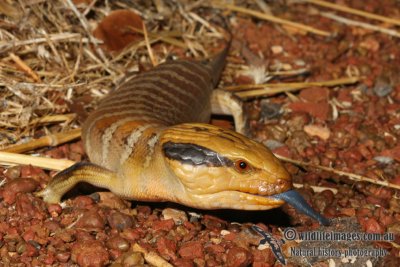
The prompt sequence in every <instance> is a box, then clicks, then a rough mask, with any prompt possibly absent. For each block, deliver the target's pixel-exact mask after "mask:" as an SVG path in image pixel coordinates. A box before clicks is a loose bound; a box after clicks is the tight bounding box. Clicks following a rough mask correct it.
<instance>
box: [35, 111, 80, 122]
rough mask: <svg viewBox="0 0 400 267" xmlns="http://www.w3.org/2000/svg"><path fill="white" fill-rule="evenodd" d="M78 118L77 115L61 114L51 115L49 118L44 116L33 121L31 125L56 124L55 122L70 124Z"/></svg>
mask: <svg viewBox="0 0 400 267" xmlns="http://www.w3.org/2000/svg"><path fill="white" fill-rule="evenodd" d="M75 117H76V114H72V113H71V114H59V115H49V116H44V117H41V118H37V119H34V120H32V121H31V122H30V123H29V124H30V125H34V124H36V125H37V124H46V123H54V122H65V121H66V122H68V121H71V120H73V119H74V118H75Z"/></svg>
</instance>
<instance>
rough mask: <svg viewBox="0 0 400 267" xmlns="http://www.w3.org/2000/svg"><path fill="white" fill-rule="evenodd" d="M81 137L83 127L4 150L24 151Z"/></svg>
mask: <svg viewBox="0 0 400 267" xmlns="http://www.w3.org/2000/svg"><path fill="white" fill-rule="evenodd" d="M80 137H81V129H74V130H71V131H68V132H64V133H56V134H51V135H46V136H43V137H41V138H38V139H34V140H32V141H30V142H27V143H24V144H20V145H13V146H9V147H7V148H5V149H2V151H3V152H13V153H24V152H28V151H32V150H35V149H38V148H42V147H46V146H58V145H61V144H64V143H67V142H69V141H72V140H75V139H78V138H80Z"/></svg>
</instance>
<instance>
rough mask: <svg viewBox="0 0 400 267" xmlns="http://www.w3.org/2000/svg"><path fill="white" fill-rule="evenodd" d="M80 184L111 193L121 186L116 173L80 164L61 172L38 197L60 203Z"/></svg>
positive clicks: (88, 164)
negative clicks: (103, 189) (104, 189)
mask: <svg viewBox="0 0 400 267" xmlns="http://www.w3.org/2000/svg"><path fill="white" fill-rule="evenodd" d="M79 182H87V183H89V184H91V185H94V186H98V187H102V188H107V189H109V190H110V191H116V190H117V189H118V187H119V186H120V179H118V177H117V175H116V174H115V173H114V172H111V171H110V170H107V169H105V168H102V167H100V166H97V165H95V164H92V163H87V162H79V163H76V164H74V165H72V166H71V167H69V168H67V169H65V170H63V171H61V172H59V173H58V174H57V175H56V176H54V177H53V179H52V180H51V181H50V183H49V184H48V185H47V186H46V188H44V189H43V190H41V191H40V192H38V193H36V195H37V196H39V197H42V198H43V200H44V201H46V202H49V203H58V202H60V200H61V198H62V196H63V195H64V194H65V193H66V192H68V191H69V190H70V189H71V188H73V187H74V186H75V185H76V184H77V183H79Z"/></svg>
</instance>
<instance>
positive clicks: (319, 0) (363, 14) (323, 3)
mask: <svg viewBox="0 0 400 267" xmlns="http://www.w3.org/2000/svg"><path fill="white" fill-rule="evenodd" d="M304 1H305V2H308V3H311V4H314V5H318V6H323V7H327V8H331V9H335V10H339V11H343V12H346V13H350V14H354V15H358V16H361V17H365V18H368V19H374V20H379V21H383V22H387V23H390V24H395V25H398V26H400V20H398V19H394V18H388V17H384V16H380V15H376V14H373V13H369V12H366V11H362V10H359V9H355V8H351V7H347V6H343V5H338V4H334V3H329V2H326V1H322V0H304Z"/></svg>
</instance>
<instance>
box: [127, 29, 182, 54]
mask: <svg viewBox="0 0 400 267" xmlns="http://www.w3.org/2000/svg"><path fill="white" fill-rule="evenodd" d="M129 29H131V30H133V31H135V32H138V33H140V34H143V35H144V31H143V30H142V29H138V28H135V27H129ZM147 35H148V36H149V37H151V38H159V39H160V40H161V41H163V42H165V43H167V44H171V45H174V46H178V47H180V48H184V49H187V45H186V44H185V43H184V42H181V41H179V40H177V39H175V38H174V37H182V33H178V32H157V33H152V32H147Z"/></svg>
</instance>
